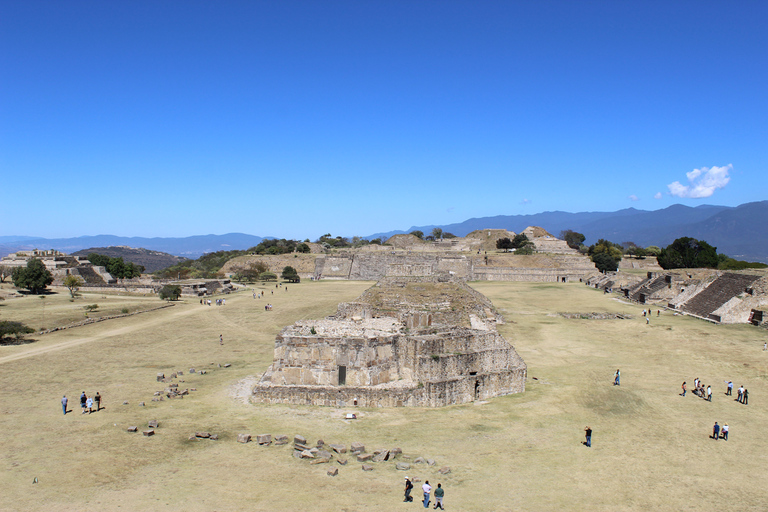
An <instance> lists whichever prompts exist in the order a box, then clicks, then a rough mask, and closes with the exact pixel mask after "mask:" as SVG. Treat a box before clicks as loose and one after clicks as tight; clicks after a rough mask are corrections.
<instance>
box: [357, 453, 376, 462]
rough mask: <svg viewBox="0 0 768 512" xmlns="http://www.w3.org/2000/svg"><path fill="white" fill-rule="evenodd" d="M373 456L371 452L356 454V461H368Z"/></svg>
mask: <svg viewBox="0 0 768 512" xmlns="http://www.w3.org/2000/svg"><path fill="white" fill-rule="evenodd" d="M372 458H373V454H372V453H361V454H359V455H358V456H357V462H368V461H369V460H371V459H372Z"/></svg>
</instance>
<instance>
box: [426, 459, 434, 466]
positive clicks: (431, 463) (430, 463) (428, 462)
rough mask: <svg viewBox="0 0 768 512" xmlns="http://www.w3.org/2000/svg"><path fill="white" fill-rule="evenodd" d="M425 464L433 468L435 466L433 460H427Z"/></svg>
mask: <svg viewBox="0 0 768 512" xmlns="http://www.w3.org/2000/svg"><path fill="white" fill-rule="evenodd" d="M427 464H429V465H430V466H434V465H435V464H436V463H435V459H427Z"/></svg>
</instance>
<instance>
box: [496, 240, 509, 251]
mask: <svg viewBox="0 0 768 512" xmlns="http://www.w3.org/2000/svg"><path fill="white" fill-rule="evenodd" d="M496 248H497V249H504V252H509V250H510V249H512V240H510V239H509V238H506V237H505V238H499V239H498V240H496Z"/></svg>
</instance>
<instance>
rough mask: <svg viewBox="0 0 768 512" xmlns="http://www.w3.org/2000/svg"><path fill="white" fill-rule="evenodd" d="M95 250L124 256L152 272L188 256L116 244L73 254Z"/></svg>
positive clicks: (125, 258)
mask: <svg viewBox="0 0 768 512" xmlns="http://www.w3.org/2000/svg"><path fill="white" fill-rule="evenodd" d="M92 252H95V253H97V254H101V255H104V256H109V257H110V258H123V261H127V262H130V263H135V264H136V265H141V266H143V267H144V271H145V272H147V273H152V272H155V271H157V270H162V269H164V268H168V267H170V266H171V265H176V264H177V263H179V262H182V261H184V260H186V259H187V258H184V257H181V256H174V255H173V254H168V253H167V252H160V251H151V250H149V249H134V248H133V247H125V246H114V247H91V248H90V249H83V250H80V251H76V252H73V253H72V256H88V255H89V254H90V253H92Z"/></svg>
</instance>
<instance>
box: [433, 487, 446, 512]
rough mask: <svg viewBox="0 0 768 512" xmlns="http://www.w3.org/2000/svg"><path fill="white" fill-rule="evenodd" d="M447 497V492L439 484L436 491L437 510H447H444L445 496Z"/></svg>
mask: <svg viewBox="0 0 768 512" xmlns="http://www.w3.org/2000/svg"><path fill="white" fill-rule="evenodd" d="M444 495H445V491H444V490H443V486H442V484H439V483H438V484H437V489H435V507H434V508H435V509H438V508H439V509H440V510H445V509H444V508H443V496H444Z"/></svg>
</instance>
